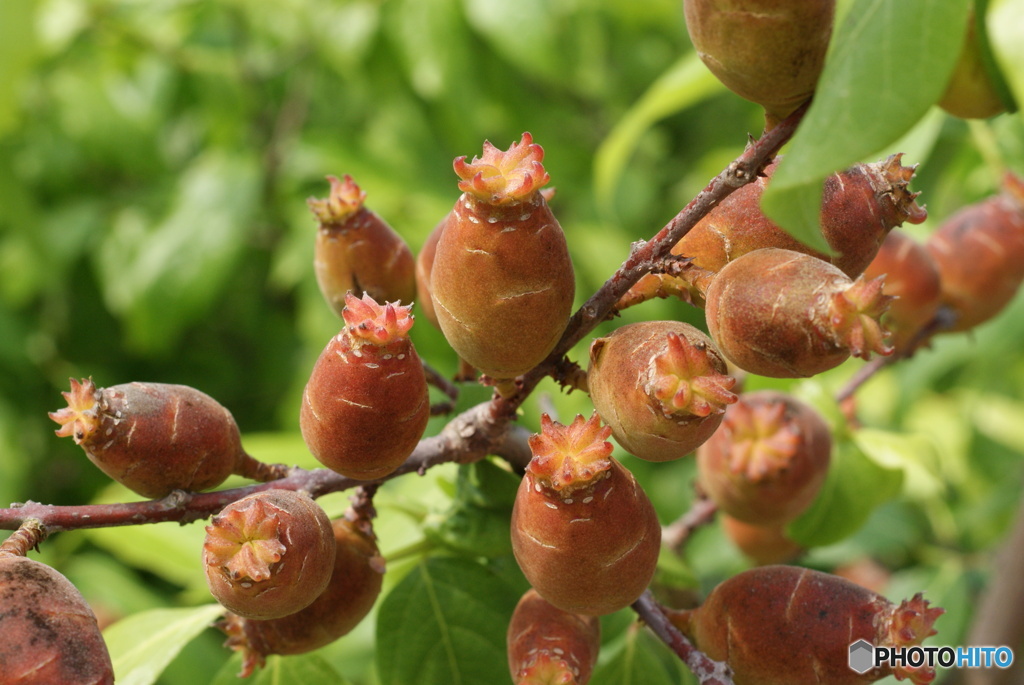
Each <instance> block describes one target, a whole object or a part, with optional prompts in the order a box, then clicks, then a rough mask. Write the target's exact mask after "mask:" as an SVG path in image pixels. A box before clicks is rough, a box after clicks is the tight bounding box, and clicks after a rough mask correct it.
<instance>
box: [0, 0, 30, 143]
mask: <svg viewBox="0 0 1024 685" xmlns="http://www.w3.org/2000/svg"><path fill="white" fill-rule="evenodd" d="M36 6H37V4H36V3H34V2H0V74H3V78H0V136H3V135H4V134H6V133H7V132H8V131H9V130H11V129H13V128H14V127H15V126H16V125H17V124H18V118H19V112H18V110H19V102H18V95H19V90H20V88H21V85H22V83H23V82H24V80H25V78H26V77H27V76H28V75H29V72H30V70H31V68H32V64H33V62H34V61H35V58H36V54H37V50H36V32H35V27H34V23H35V13H36Z"/></svg>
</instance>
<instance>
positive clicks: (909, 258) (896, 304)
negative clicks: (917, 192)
mask: <svg viewBox="0 0 1024 685" xmlns="http://www.w3.org/2000/svg"><path fill="white" fill-rule="evenodd" d="M883 276H884V277H885V287H884V288H883V289H882V290H883V292H885V294H886V295H891V296H893V297H895V298H896V299H895V300H892V301H891V302H890V303H889V310H888V311H887V312H886V313H885V314H883V315H882V319H881V323H882V324H883V325H884V326H885V328H886V329H887V330H888V331H889V334H890V338H889V342H890V344H891V345H892V346H893V348H894V349H895V350H896V351H897V352H900V353H903V352H910V351H911V350H910V349H909V346H910V345H911V343H913V342H914V338H915V336H916V335H917V333H918V332H919V331H920V330H921V329H922V328H923V327H924V326H925V324H927V323H928V322H929V321H931V320H932V318H933V317H934V316H935V312H936V311H938V309H939V303H940V302H941V299H942V288H941V285H940V283H939V270H938V268H937V267H936V266H935V260H933V259H932V257H931V255H930V254H928V250H926V249H925V248H924V246H923V245H921V244H920V243H918V242H917V241H916V240H914V239H913V238H911V237H910V236H908V235H907V234H905V233H901V232H899V231H892V232H891V233H890V234H889V235H888V236H887V237H886V239H885V242H883V243H882V249H881V250H879V251H878V254H877V255H876V256H875V259H874V260H873V261H872V262H871V264H869V265H868V268H867V269H865V271H864V277H865V278H869V279H870V278H880V277H883Z"/></svg>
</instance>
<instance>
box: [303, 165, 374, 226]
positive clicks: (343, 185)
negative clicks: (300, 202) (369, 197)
mask: <svg viewBox="0 0 1024 685" xmlns="http://www.w3.org/2000/svg"><path fill="white" fill-rule="evenodd" d="M327 180H328V181H329V182H330V184H331V190H330V193H329V194H328V195H327V197H326V198H325V199H323V200H321V199H318V198H315V197H311V198H309V199H308V200H306V204H307V205H309V208H310V210H312V212H313V214H314V215H315V216H316V218H317V220H318V221H319V222H320V224H321V225H323V226H332V225H337V224H341V223H344V222H345V220H346V219H348V218H349V217H350V216H352V215H353V214H355V213H356V212H358V211H359V210H360V209H362V207H363V202H364V201H365V200H366V193H365V192H363V190H362V189H360V187H359V186H358V185H356V182H355V181H353V180H352V177H351V176H349V175H348V174H345V179H344V180H343V181H339V180H338V179H337V177H335V176H328V177H327Z"/></svg>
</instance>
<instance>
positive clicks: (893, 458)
mask: <svg viewBox="0 0 1024 685" xmlns="http://www.w3.org/2000/svg"><path fill="white" fill-rule="evenodd" d="M853 441H854V442H855V443H856V444H857V446H858V447H859V448H860V449H861V450H862V451H863V452H864V454H866V455H868V457H869V458H870V459H871V460H872V461H874V462H875V463H876V464H879V465H882V466H885V467H887V468H890V469H900V470H902V471H903V475H904V480H905V482H904V486H903V490H904V492H905V493H906V494H907V495H910V496H912V497H916V498H919V499H927V498H930V497H942V495H943V493H944V492H945V486H944V485H943V483H942V481H941V480H940V479H939V478H938V477H936V475H935V474H936V472H937V471H938V470H939V464H938V455H937V454H936V453H935V449H934V446H933V443H932V442H931V440H929V438H928V436H926V435H922V434H920V433H908V432H904V433H894V432H892V431H884V430H878V429H873V428H862V429H860V430H858V431H856V432H854V433H853Z"/></svg>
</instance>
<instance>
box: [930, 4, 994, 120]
mask: <svg viewBox="0 0 1024 685" xmlns="http://www.w3.org/2000/svg"><path fill="white" fill-rule="evenodd" d="M979 20H980V21H984V17H977V16H976V13H975V11H974V8H973V7H972V8H971V14H970V17H969V19H968V21H967V31H966V34H965V36H964V46H963V49H962V50H961V51H960V58H959V59H958V60H957V63H956V66H955V67H954V68H953V73H952V75H951V76H950V77H949V84H948V85H947V86H946V91H945V93H943V95H942V99H940V100H939V103H938V104H939V107H941V108H942V109H944V110H946V111H947V112H949V113H950V114H952V115H953V116H955V117H960V118H961V119H987V118H989V117H994V116H995V115H997V114H1000V113H1002V112H1005V111H1006V105H1005V104H1004V103H1003V100H1002V98H1000V96H999V92H998V91H997V90H996V85H995V82H994V81H995V79H993V77H992V75H991V74H990V73H989V71H988V69H987V68H986V66H985V61H984V59H983V58H982V46H981V39H980V38H979V36H978V27H977V23H978V21H979Z"/></svg>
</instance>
